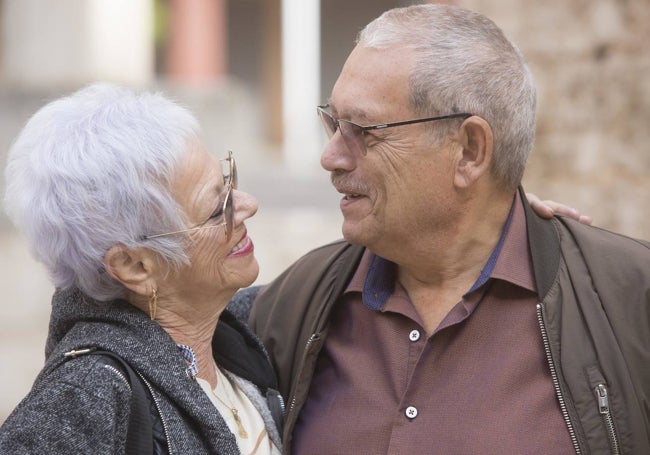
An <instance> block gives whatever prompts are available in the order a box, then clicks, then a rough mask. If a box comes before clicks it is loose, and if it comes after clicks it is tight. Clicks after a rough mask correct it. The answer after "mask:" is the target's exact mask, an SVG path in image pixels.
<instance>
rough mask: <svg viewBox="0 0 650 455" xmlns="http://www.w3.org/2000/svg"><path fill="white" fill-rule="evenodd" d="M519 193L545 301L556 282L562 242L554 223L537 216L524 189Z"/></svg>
mask: <svg viewBox="0 0 650 455" xmlns="http://www.w3.org/2000/svg"><path fill="white" fill-rule="evenodd" d="M518 191H519V194H520V196H521V200H522V202H523V204H524V212H525V214H526V228H527V230H528V244H529V246H530V254H531V256H532V258H533V270H534V273H535V284H536V285H537V292H538V294H539V299H540V300H544V297H545V296H546V294H547V293H548V292H549V290H550V289H551V286H552V285H553V283H554V282H555V277H556V275H557V271H558V268H559V265H560V241H559V238H558V234H557V232H556V230H555V227H554V226H553V221H552V220H545V219H543V218H540V217H539V216H537V215H536V214H535V212H534V211H533V209H532V207H531V206H530V203H529V202H528V199H526V194H525V193H524V189H523V188H522V187H521V186H520V187H519V189H518Z"/></svg>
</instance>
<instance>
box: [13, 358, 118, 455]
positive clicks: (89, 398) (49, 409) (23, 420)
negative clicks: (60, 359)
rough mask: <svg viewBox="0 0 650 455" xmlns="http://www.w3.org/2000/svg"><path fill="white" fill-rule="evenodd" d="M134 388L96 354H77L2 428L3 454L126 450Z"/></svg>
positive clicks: (40, 381)
mask: <svg viewBox="0 0 650 455" xmlns="http://www.w3.org/2000/svg"><path fill="white" fill-rule="evenodd" d="M130 395H131V392H130V388H129V386H128V384H127V383H126V382H124V381H123V380H122V378H121V377H119V376H118V373H116V372H114V371H111V370H110V369H108V368H106V367H105V365H103V364H101V363H97V360H96V359H86V358H79V359H73V360H70V361H68V362H66V363H65V364H63V365H62V366H60V367H59V368H58V369H56V370H54V371H53V372H52V374H51V375H49V376H47V377H39V379H38V380H37V382H36V383H35V385H34V388H33V389H32V391H31V392H30V393H29V394H28V395H27V397H25V399H24V400H23V401H22V402H21V403H20V404H19V405H18V406H17V407H16V409H14V411H13V412H12V414H11V415H10V416H9V417H8V418H7V420H6V421H5V422H4V424H3V425H2V427H0V453H7V454H9V453H11V454H40V453H57V454H59V453H60V454H73V453H74V454H97V453H124V444H125V440H126V430H127V426H128V419H129V403H130V401H129V400H130Z"/></svg>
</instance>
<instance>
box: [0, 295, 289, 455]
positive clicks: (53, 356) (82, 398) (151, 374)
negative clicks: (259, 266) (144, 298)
mask: <svg viewBox="0 0 650 455" xmlns="http://www.w3.org/2000/svg"><path fill="white" fill-rule="evenodd" d="M226 321H227V322H226ZM225 324H227V327H225V329H224V325H225ZM222 329H224V330H226V331H229V332H231V333H233V329H234V333H237V334H239V335H238V336H239V340H240V341H241V342H240V343H239V344H238V347H237V348H238V349H241V348H242V346H243V347H244V349H249V350H252V351H254V354H255V355H254V356H253V358H254V359H260V360H261V361H265V362H267V365H262V367H263V368H258V371H257V373H258V376H259V372H260V371H262V372H268V371H270V372H271V373H272V370H270V368H269V365H270V364H268V356H267V355H266V352H265V351H264V348H263V347H262V345H261V344H260V343H259V341H258V340H257V338H255V337H254V335H253V334H252V333H251V332H250V330H248V328H247V327H246V326H245V325H244V324H242V323H240V322H239V321H237V320H236V319H235V318H234V317H232V315H230V314H228V313H227V312H224V315H222V318H221V321H220V323H219V326H218V328H217V333H219V332H220V330H222ZM216 339H217V337H215V340H216ZM89 346H94V347H97V348H99V349H103V350H107V351H112V352H114V353H116V354H118V355H119V356H121V357H122V358H123V359H125V360H126V361H127V362H128V363H129V364H130V365H131V366H132V367H133V368H135V369H136V370H137V371H138V372H139V373H140V374H141V375H142V376H143V377H144V378H145V379H146V381H147V382H148V383H149V384H150V385H151V388H152V390H153V396H154V399H155V401H156V403H157V405H158V407H159V409H160V414H161V416H162V420H163V423H164V426H165V429H166V431H165V433H166V436H167V440H168V443H169V449H170V452H171V453H174V454H207V453H210V454H238V453H239V450H238V447H237V443H236V440H235V436H234V435H233V434H232V433H231V432H230V430H229V429H228V426H227V424H226V422H225V421H224V420H223V418H222V417H221V415H220V414H219V412H218V411H217V409H216V408H215V407H214V405H213V404H212V403H211V402H210V400H209V399H208V397H207V396H206V395H205V393H204V392H203V390H202V389H201V387H200V385H199V384H198V383H197V382H196V380H195V379H193V378H192V377H191V376H190V375H188V374H187V373H186V363H185V360H184V358H183V357H182V355H181V353H180V351H179V349H178V347H177V346H176V344H175V343H174V341H173V340H172V339H171V337H169V335H167V333H166V332H165V331H164V330H163V329H162V328H161V327H160V326H159V325H158V324H156V323H154V322H152V321H151V320H149V318H148V317H147V315H146V314H144V313H142V312H141V311H139V310H137V309H136V308H134V307H133V306H132V305H130V304H128V303H127V302H124V301H114V302H110V303H99V302H94V301H92V300H91V299H89V298H87V297H84V296H83V295H82V294H81V293H80V292H78V291H74V290H73V291H65V292H57V293H56V294H55V296H54V298H53V301H52V316H51V320H50V330H49V335H48V341H47V344H46V363H45V366H44V367H43V369H42V370H41V372H40V374H39V375H38V377H37V378H36V381H35V383H34V385H33V388H32V390H31V391H30V393H29V394H28V395H27V396H26V397H25V398H24V399H23V401H22V402H21V403H20V404H19V405H18V406H17V407H16V409H15V410H14V411H13V413H12V414H11V415H10V416H9V417H8V419H7V420H6V421H5V423H4V424H3V425H2V427H0V454H27V453H29V454H45V453H47V454H121V453H124V444H125V438H126V430H127V423H128V419H129V404H130V398H131V390H130V387H129V386H128V384H127V383H126V382H125V381H124V380H123V379H122V378H121V377H119V376H118V375H117V374H116V373H115V372H114V371H113V370H111V369H110V368H107V367H106V366H105V365H104V363H102V362H100V361H98V360H99V359H98V356H93V355H85V356H80V357H77V358H75V359H73V360H67V359H66V357H64V356H63V353H65V352H68V351H70V350H73V349H79V348H83V347H89ZM213 347H214V350H215V351H217V353H216V354H215V356H216V357H218V355H217V354H219V353H218V350H219V347H220V346H219V345H218V343H216V342H215V343H214V346H213ZM229 349H232V346H229ZM230 354H232V353H230ZM249 357H250V356H249ZM230 376H231V377H233V375H230ZM265 379H268V380H269V382H270V383H272V382H274V381H275V378H265ZM234 380H235V381H236V382H237V384H238V385H239V386H240V388H242V390H243V391H244V393H246V395H247V396H248V397H249V398H250V399H251V401H252V402H253V404H254V405H255V406H256V407H257V409H258V410H259V411H260V413H261V414H262V417H263V418H264V421H265V423H266V426H267V430H268V433H269V435H270V437H271V439H272V440H273V441H274V442H275V444H276V445H277V446H278V447H281V443H280V436H279V433H278V431H277V429H276V427H275V424H274V421H273V418H272V416H271V414H270V412H269V408H268V406H267V402H266V399H265V398H263V397H262V395H261V394H260V392H259V391H258V388H257V387H256V386H254V385H253V384H252V383H250V382H248V381H246V380H244V379H242V378H241V377H234Z"/></svg>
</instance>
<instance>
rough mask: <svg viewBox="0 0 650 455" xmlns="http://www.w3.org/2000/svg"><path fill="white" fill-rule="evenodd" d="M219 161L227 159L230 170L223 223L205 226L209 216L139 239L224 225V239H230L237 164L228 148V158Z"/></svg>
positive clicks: (224, 202)
mask: <svg viewBox="0 0 650 455" xmlns="http://www.w3.org/2000/svg"><path fill="white" fill-rule="evenodd" d="M219 161H228V163H229V164H230V170H229V174H228V175H229V179H228V183H226V196H225V198H224V201H223V216H224V217H225V218H226V220H225V221H224V222H223V223H219V224H215V225H213V226H205V224H206V223H207V222H208V221H210V218H208V219H207V220H205V221H204V222H202V223H200V224H198V225H196V226H194V227H191V228H188V229H181V230H179V231H172V232H164V233H162V234H153V235H143V236H142V237H141V240H150V239H155V238H158V237H165V236H168V235H174V234H183V233H185V232H194V231H198V230H200V229H213V228H218V227H222V226H226V240H227V241H230V238H231V237H232V223H233V216H234V211H235V207H234V200H233V199H232V190H233V189H235V190H236V189H237V165H236V164H235V158H234V157H233V154H232V151H231V150H228V158H222V159H220V160H219ZM229 210H230V214H229Z"/></svg>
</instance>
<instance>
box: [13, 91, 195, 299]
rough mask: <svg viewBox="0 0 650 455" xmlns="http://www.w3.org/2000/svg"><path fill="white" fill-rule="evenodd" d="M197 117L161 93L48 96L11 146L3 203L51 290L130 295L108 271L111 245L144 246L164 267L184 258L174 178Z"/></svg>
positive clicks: (104, 296)
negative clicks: (178, 235)
mask: <svg viewBox="0 0 650 455" xmlns="http://www.w3.org/2000/svg"><path fill="white" fill-rule="evenodd" d="M197 140H198V124H197V121H196V119H195V118H194V117H193V116H192V115H191V114H190V113H189V112H188V111H187V110H185V109H184V108H182V107H180V106H178V105H177V104H175V103H173V102H172V101H170V100H168V99H166V98H165V97H163V96H162V95H160V94H154V93H135V92H133V91H131V90H129V89H126V88H123V87H117V86H113V85H109V84H95V85H91V86H88V87H86V88H84V89H81V90H79V91H77V92H76V93H74V94H72V95H70V96H68V97H64V98H61V99H58V100H56V101H53V102H51V103H49V104H47V105H46V106H45V107H43V108H42V109H40V110H39V111H38V112H37V113H36V114H34V116H33V117H32V118H31V119H30V120H29V121H28V122H27V124H26V126H25V127H24V128H23V130H22V131H21V133H20V135H19V136H18V138H17V139H16V141H15V142H14V144H13V145H12V147H11V150H10V151H9V158H8V162H7V168H6V172H5V175H6V181H7V188H6V192H5V201H4V202H5V209H6V212H7V214H8V215H9V217H10V218H11V220H12V221H13V222H14V224H15V225H16V226H17V227H18V228H19V229H20V230H21V231H22V232H23V234H25V236H26V237H27V240H28V242H29V244H30V247H31V250H32V253H33V254H34V256H35V258H36V259H37V260H39V261H41V262H43V264H45V266H46V268H47V270H48V272H49V275H50V278H51V280H52V282H53V284H54V286H55V287H57V288H61V289H68V288H71V287H78V288H79V289H81V290H82V291H83V292H85V293H86V294H88V295H89V296H91V297H93V298H95V299H97V300H102V301H106V300H111V299H115V298H119V297H125V296H126V289H125V288H124V287H123V286H122V285H121V284H119V283H118V282H116V281H115V280H113V279H112V278H111V277H110V276H109V275H108V274H107V273H106V271H105V270H104V265H103V259H104V255H105V254H106V252H107V251H108V249H110V248H111V247H112V246H115V245H124V246H125V247H127V248H134V247H140V246H146V247H147V248H150V249H151V250H154V251H155V252H157V253H159V254H160V256H161V258H162V259H163V261H165V262H166V263H167V265H168V266H169V267H173V268H178V267H180V266H181V265H182V264H187V263H188V258H187V256H186V254H185V252H184V244H183V242H182V240H181V239H179V238H175V236H168V237H161V238H159V239H152V240H146V241H144V240H142V236H143V235H145V234H151V233H156V232H163V231H173V230H177V229H182V228H183V227H184V223H183V212H182V211H181V209H180V207H179V206H178V204H177V203H176V202H175V201H174V199H173V197H172V195H171V194H170V182H171V180H172V178H173V176H174V173H175V171H176V170H177V168H178V166H179V164H180V163H181V160H182V159H183V156H184V154H185V153H187V151H188V150H189V147H190V145H191V144H192V143H193V141H197Z"/></svg>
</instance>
